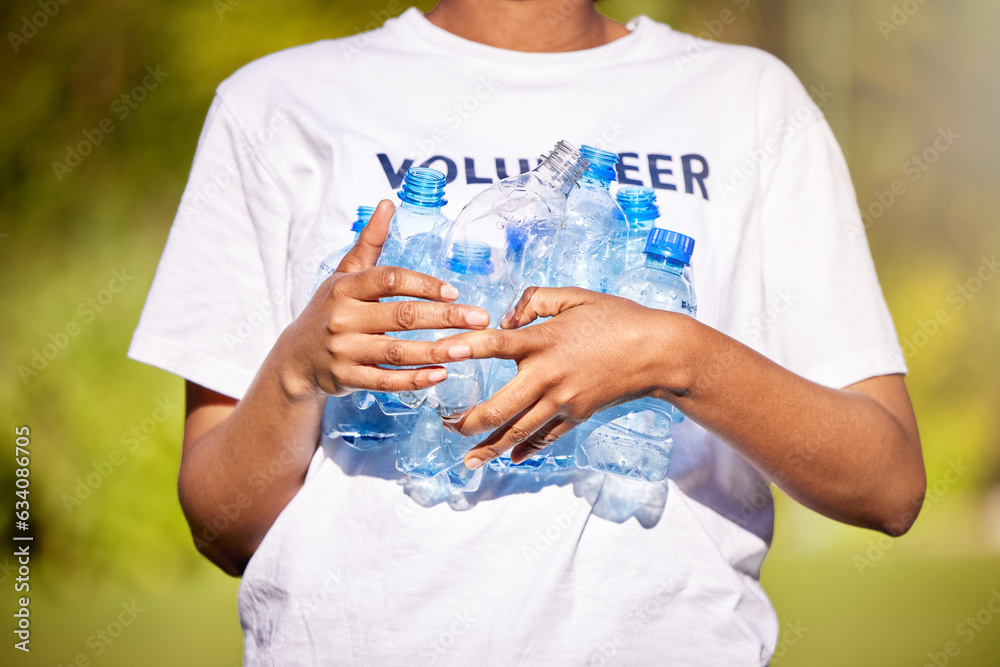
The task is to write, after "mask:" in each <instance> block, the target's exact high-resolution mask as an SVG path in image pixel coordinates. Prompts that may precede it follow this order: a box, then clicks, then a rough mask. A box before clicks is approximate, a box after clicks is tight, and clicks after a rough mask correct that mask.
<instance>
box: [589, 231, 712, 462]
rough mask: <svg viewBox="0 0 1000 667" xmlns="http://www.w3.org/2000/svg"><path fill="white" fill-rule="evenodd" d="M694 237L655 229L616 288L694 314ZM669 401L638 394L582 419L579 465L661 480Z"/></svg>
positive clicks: (667, 452)
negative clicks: (641, 257) (638, 262)
mask: <svg viewBox="0 0 1000 667" xmlns="http://www.w3.org/2000/svg"><path fill="white" fill-rule="evenodd" d="M693 251H694V239H692V238H690V237H688V236H684V235H683V234H678V233H677V232H672V231H669V230H666V229H653V230H652V231H651V232H650V234H649V240H648V241H647V243H646V253H645V254H646V262H645V265H644V266H642V267H640V268H638V269H634V270H632V271H629V272H627V273H625V274H624V275H623V276H622V278H621V280H620V281H619V282H618V284H617V285H616V286H615V293H617V294H618V295H619V296H623V297H625V298H629V299H632V300H633V301H635V302H637V303H640V304H642V305H644V306H647V307H649V308H655V309H657V310H666V311H672V312H677V313H684V314H686V315H690V316H691V317H695V316H696V315H697V308H698V306H697V303H696V301H695V294H694V288H693V286H692V283H691V268H690V265H691V253H692V252H693ZM673 418H674V412H673V410H672V409H671V406H670V405H669V404H668V403H666V402H664V401H660V400H658V399H655V398H642V399H639V400H637V401H632V402H630V403H626V404H624V405H620V406H616V407H613V408H609V409H607V410H604V411H603V412H600V413H599V414H597V415H595V416H594V417H592V418H591V419H590V421H588V422H587V424H585V425H584V426H585V428H583V430H582V432H581V434H580V436H579V439H578V442H579V445H578V447H577V452H576V455H577V465H579V466H581V467H586V468H591V469H593V470H599V471H601V472H606V473H611V474H615V475H620V476H622V477H629V478H633V479H642V480H645V481H647V482H661V481H663V480H664V479H665V478H666V476H667V472H668V471H669V468H670V458H671V454H672V451H673V439H672V433H671V427H672V423H673Z"/></svg>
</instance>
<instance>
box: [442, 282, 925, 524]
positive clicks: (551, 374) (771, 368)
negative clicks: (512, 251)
mask: <svg viewBox="0 0 1000 667" xmlns="http://www.w3.org/2000/svg"><path fill="white" fill-rule="evenodd" d="M537 317H551V318H552V319H550V320H548V321H546V322H543V323H541V324H538V325H536V326H533V327H527V328H523V329H522V328H519V327H523V326H524V325H526V324H528V323H529V322H532V321H533V320H534V319H536V318H537ZM502 327H503V329H501V330H487V331H480V332H472V333H466V334H461V335H459V336H456V337H454V339H455V340H465V341H467V342H469V343H471V345H472V348H473V356H474V357H476V358H486V357H493V356H496V357H501V358H505V359H514V360H516V361H517V363H518V374H517V377H516V378H515V379H514V380H513V381H511V382H510V383H509V384H508V385H507V386H506V387H504V388H503V389H502V390H500V391H499V392H497V394H496V395H494V396H493V397H492V398H491V399H490V400H488V401H486V402H485V403H483V404H481V405H479V406H477V407H476V408H475V409H473V410H472V411H470V412H469V413H467V414H466V415H465V416H464V417H463V418H462V419H461V420H459V421H457V422H455V423H453V424H451V425H450V427H451V428H453V429H455V430H458V431H459V432H461V433H463V434H466V435H474V434H479V433H484V432H487V431H494V432H493V433H492V434H491V435H490V436H489V437H488V438H487V439H486V440H485V441H483V442H482V443H481V444H480V445H478V446H476V447H475V448H473V449H472V450H471V451H470V452H469V454H468V455H467V456H466V464H467V465H468V466H469V467H472V468H475V467H479V466H480V465H482V464H483V462H485V461H488V460H490V459H492V458H495V457H496V456H498V455H499V454H501V453H502V452H505V451H507V450H511V449H513V452H512V455H511V456H512V459H513V460H514V461H515V462H520V461H522V460H524V459H525V458H528V457H530V456H532V455H533V454H535V453H537V452H538V451H540V450H541V449H543V448H544V447H546V446H547V445H549V444H551V443H552V442H554V441H555V439H557V438H558V437H560V436H561V435H563V434H565V433H567V432H568V431H569V430H570V429H572V428H573V427H574V426H576V425H577V424H580V423H582V422H583V421H585V420H586V419H587V418H588V417H590V416H591V415H593V414H594V413H595V412H598V411H600V410H602V409H604V408H606V407H609V406H611V405H615V404H619V403H622V402H625V401H627V400H632V399H635V398H640V397H643V396H653V397H656V398H660V399H663V400H665V401H668V402H670V403H672V404H674V405H676V406H677V407H678V408H679V409H680V410H682V411H683V412H684V414H685V415H687V416H688V417H689V418H691V419H693V420H694V421H695V422H697V423H699V424H701V425H702V426H703V427H705V428H706V429H707V430H708V431H710V432H711V433H713V434H715V435H716V436H718V437H719V438H720V439H721V440H723V441H724V442H725V443H727V444H728V445H729V446H731V447H732V448H733V449H734V450H736V451H737V452H739V453H740V454H741V455H742V456H743V457H744V458H745V459H747V460H748V461H749V462H750V463H751V464H753V465H754V466H755V467H756V468H757V469H758V470H759V471H760V472H761V473H762V474H764V475H765V476H766V477H767V478H768V479H770V480H772V481H773V482H775V483H776V484H778V486H780V487H781V489H782V490H783V491H785V492H786V493H787V494H788V495H790V496H791V497H792V498H795V499H796V500H797V501H798V502H800V503H802V504H803V505H805V506H806V507H809V508H811V509H813V510H815V511H817V512H819V513H821V514H823V515H825V516H828V517H830V518H832V519H836V520H838V521H842V522H844V523H848V524H851V525H856V526H862V527H865V528H872V529H875V530H880V531H882V532H885V533H888V534H890V535H901V534H903V533H905V532H906V531H907V530H908V529H909V528H910V526H911V525H912V524H913V521H914V520H915V519H916V516H917V513H918V511H919V509H920V506H921V504H922V500H923V496H924V491H925V489H926V477H925V472H924V465H923V457H922V453H921V445H920V435H919V432H918V430H917V423H916V418H915V416H914V414H913V408H912V406H911V404H910V399H909V394H908V393H907V391H906V385H905V384H904V382H903V378H902V377H901V376H898V375H887V376H881V377H873V378H869V379H866V380H864V381H861V382H858V383H856V384H853V385H851V386H849V387H846V388H844V389H831V388H829V387H825V386H822V385H819V384H816V383H814V382H810V381H808V380H806V379H804V378H802V377H800V376H798V375H795V374H794V373H792V372H790V371H788V370H786V369H784V368H782V367H781V366H779V365H778V364H775V363H774V362H772V361H770V360H769V359H767V358H766V357H764V356H763V355H761V354H759V353H757V352H755V351H754V350H751V349H750V348H748V347H746V346H745V345H743V344H741V343H739V342H737V341H736V340H734V339H732V338H730V337H728V336H726V335H724V334H722V333H720V332H718V331H716V330H714V329H712V328H711V327H708V326H706V325H704V324H702V323H700V322H698V321H696V320H694V319H692V318H690V317H687V316H685V315H679V314H677V313H666V312H662V311H657V310H652V309H649V308H645V307H643V306H640V305H638V304H636V303H633V302H631V301H629V300H627V299H621V298H618V297H614V296H608V295H604V294H598V293H595V292H590V291H587V290H582V289H577V288H561V289H537V288H531V289H529V290H527V291H526V292H525V294H524V296H523V298H522V299H521V301H520V303H519V304H518V306H517V308H516V309H515V311H514V313H513V315H512V317H511V318H510V319H509V320H507V321H505V322H503V323H502Z"/></svg>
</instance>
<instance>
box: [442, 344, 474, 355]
mask: <svg viewBox="0 0 1000 667" xmlns="http://www.w3.org/2000/svg"><path fill="white" fill-rule="evenodd" d="M448 356H449V357H451V358H452V359H468V358H469V357H471V356H472V346H471V345H469V344H468V343H460V344H458V345H452V346H451V347H450V348H448Z"/></svg>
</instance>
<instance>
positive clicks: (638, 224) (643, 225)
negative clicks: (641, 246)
mask: <svg viewBox="0 0 1000 667" xmlns="http://www.w3.org/2000/svg"><path fill="white" fill-rule="evenodd" d="M625 219H626V220H628V228H629V231H633V232H645V233H646V235H647V236H648V235H649V230H651V229H652V228H653V223H654V222H656V218H630V217H628V213H626V214H625ZM645 242H646V239H643V243H645Z"/></svg>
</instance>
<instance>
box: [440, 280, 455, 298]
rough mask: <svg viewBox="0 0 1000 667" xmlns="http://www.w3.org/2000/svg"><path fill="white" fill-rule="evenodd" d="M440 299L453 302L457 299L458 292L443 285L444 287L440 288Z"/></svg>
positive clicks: (449, 286) (451, 287)
mask: <svg viewBox="0 0 1000 667" xmlns="http://www.w3.org/2000/svg"><path fill="white" fill-rule="evenodd" d="M441 298H442V299H447V300H449V301H454V300H455V299H457V298H458V290H457V289H456V288H455V287H453V286H451V285H449V284H447V283H445V284H444V285H442V286H441Z"/></svg>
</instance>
